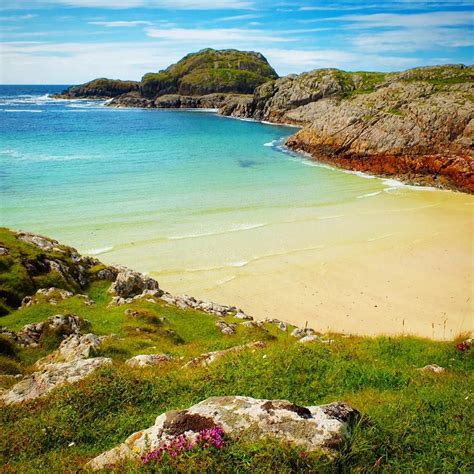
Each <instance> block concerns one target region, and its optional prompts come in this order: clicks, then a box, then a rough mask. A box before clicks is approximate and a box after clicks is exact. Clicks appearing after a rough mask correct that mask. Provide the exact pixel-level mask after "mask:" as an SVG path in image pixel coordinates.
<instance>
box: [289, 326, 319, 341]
mask: <svg viewBox="0 0 474 474" xmlns="http://www.w3.org/2000/svg"><path fill="white" fill-rule="evenodd" d="M314 334H315V332H314V329H311V328H295V329H293V331H292V332H291V335H292V336H293V337H297V338H298V339H301V338H302V337H305V336H314Z"/></svg>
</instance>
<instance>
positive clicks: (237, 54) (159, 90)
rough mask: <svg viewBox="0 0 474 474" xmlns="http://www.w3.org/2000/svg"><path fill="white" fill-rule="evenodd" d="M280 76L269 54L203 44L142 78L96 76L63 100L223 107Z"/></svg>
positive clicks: (66, 94)
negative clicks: (233, 98) (121, 78)
mask: <svg viewBox="0 0 474 474" xmlns="http://www.w3.org/2000/svg"><path fill="white" fill-rule="evenodd" d="M277 77H278V75H277V74H276V72H275V70H274V69H273V68H272V67H271V66H270V65H269V64H268V61H267V60H266V59H265V57H264V56H263V55H262V54H260V53H257V52H254V51H238V50H235V49H226V50H215V49H211V48H208V49H203V50H201V51H198V52H197V53H192V54H188V55H187V56H185V57H184V58H182V59H181V60H180V61H178V62H177V63H176V64H172V65H171V66H169V67H168V68H167V69H165V70H163V71H159V72H157V73H148V74H145V75H144V76H143V78H142V80H141V82H133V81H116V80H111V79H95V80H93V81H91V82H88V83H86V84H82V85H78V86H73V87H70V88H69V89H67V90H65V91H64V92H63V93H61V94H56V95H54V96H53V97H55V98H58V99H74V98H88V99H107V98H114V100H113V101H112V102H111V103H110V104H109V105H110V106H111V107H140V108H170V107H173V108H217V107H221V106H222V105H224V104H225V103H226V102H227V101H228V100H229V98H230V97H232V96H235V95H236V94H252V93H253V91H254V90H255V88H256V87H257V86H259V85H261V84H263V83H264V82H266V81H269V80H271V79H276V78H277Z"/></svg>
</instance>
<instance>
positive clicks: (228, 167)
mask: <svg viewBox="0 0 474 474" xmlns="http://www.w3.org/2000/svg"><path fill="white" fill-rule="evenodd" d="M62 88H63V87H61V86H54V87H53V86H31V87H28V86H21V87H16V86H1V88H0V121H1V136H0V138H1V147H0V165H1V174H0V184H1V198H2V199H1V202H2V204H1V225H3V226H8V227H12V228H15V229H25V230H31V231H35V232H39V233H43V234H46V235H50V236H54V237H55V238H57V239H60V240H62V241H64V242H66V243H68V244H70V245H73V246H75V247H77V248H78V249H79V250H80V251H83V252H87V253H90V254H97V255H103V256H104V258H105V259H107V258H108V259H109V260H120V250H121V249H122V250H123V249H128V250H127V254H126V258H125V260H126V262H124V263H127V264H133V262H134V256H133V252H134V250H133V249H134V248H135V249H137V250H136V254H137V259H138V254H140V258H142V260H143V258H144V257H143V252H144V251H147V252H149V253H150V255H149V257H150V258H152V259H153V264H151V263H149V261H148V263H147V264H143V265H142V264H140V263H139V264H138V266H141V267H144V269H146V270H147V271H156V272H167V271H173V269H180V268H189V267H195V266H196V265H197V266H200V265H201V266H202V265H203V264H204V261H202V262H200V261H198V260H199V258H198V257H199V255H204V256H205V258H207V260H206V261H208V260H209V258H208V256H209V254H211V255H212V254H215V255H216V261H215V262H211V263H212V264H213V265H218V264H219V262H221V263H225V262H227V263H229V262H240V261H243V260H245V259H246V258H247V257H249V256H251V257H255V252H254V251H253V250H252V249H251V248H250V247H251V244H249V245H247V246H246V247H244V248H241V247H240V248H239V249H238V250H236V249H233V248H225V247H224V248H221V249H215V252H214V249H213V248H212V246H213V245H215V244H214V243H211V242H210V241H207V242H206V239H204V237H206V236H214V235H224V234H227V233H242V234H243V233H245V232H246V231H250V230H252V229H257V228H260V227H268V226H272V225H277V224H279V223H282V222H291V221H298V220H300V219H306V218H307V217H308V213H309V214H310V215H313V216H315V215H321V216H323V217H324V215H329V216H330V215H331V206H333V205H337V204H341V203H344V202H351V201H354V200H356V199H357V198H360V197H361V196H366V195H367V194H369V195H370V194H371V193H377V192H379V191H381V190H383V189H384V188H385V187H386V186H385V185H384V184H383V182H382V181H381V180H378V179H363V178H361V177H359V176H356V175H351V174H347V173H342V172H340V171H335V170H331V169H328V168H324V167H319V166H311V165H313V163H311V162H308V161H307V160H305V159H304V158H302V157H298V156H295V155H293V154H290V153H287V152H285V151H284V149H283V148H282V146H281V144H282V141H283V140H284V138H285V137H288V136H289V135H290V134H292V133H294V132H295V129H294V128H290V127H282V126H273V125H267V124H260V123H255V122H250V121H239V120H233V119H229V118H225V117H220V116H218V115H216V114H215V113H211V112H205V111H172V110H139V109H130V110H129V109H110V108H107V107H105V106H104V103H102V102H94V101H78V100H76V101H66V100H64V101H55V100H52V99H51V98H49V97H48V95H47V94H48V93H50V92H55V91H57V90H61V89H62ZM308 165H310V166H308ZM192 239H195V240H194V242H193V243H192V250H193V252H187V253H186V252H184V251H183V249H182V248H180V246H179V245H178V241H180V240H186V241H187V245H188V247H189V243H190V242H189V241H190V240H191V241H192ZM275 240H276V241H278V235H275ZM223 245H227V244H223ZM147 246H148V247H147ZM281 247H282V248H285V242H281ZM114 252H115V253H114ZM188 254H189V255H188ZM191 254H193V256H191ZM217 255H219V256H218V257H217ZM124 257H125V254H124ZM101 258H102V257H101ZM202 260H204V257H203V258H202ZM120 263H121V262H120Z"/></svg>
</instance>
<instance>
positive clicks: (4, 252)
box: [0, 247, 10, 257]
mask: <svg viewBox="0 0 474 474" xmlns="http://www.w3.org/2000/svg"><path fill="white" fill-rule="evenodd" d="M9 253H10V252H9V251H8V249H7V248H5V247H0V257H4V256H5V255H8V254H9Z"/></svg>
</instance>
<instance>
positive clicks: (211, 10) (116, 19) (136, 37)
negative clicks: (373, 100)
mask: <svg viewBox="0 0 474 474" xmlns="http://www.w3.org/2000/svg"><path fill="white" fill-rule="evenodd" d="M473 5H474V0H467V1H465V0H424V1H423V0H420V1H417V0H397V1H395V0H384V1H379V2H373V1H371V0H340V1H332V0H293V1H289V0H288V1H278V0H3V1H2V3H1V6H0V35H1V37H0V41H1V49H0V54H1V58H0V59H1V63H0V82H1V83H4V84H5V83H10V84H76V83H80V82H85V81H87V80H90V79H93V78H95V77H99V76H100V77H110V78H121V79H139V78H140V77H141V76H142V75H143V74H144V73H145V72H149V71H157V70H159V69H163V68H165V67H166V66H168V65H169V64H170V63H173V62H176V61H177V60H179V59H180V58H181V57H182V56H184V55H185V54H187V53H189V52H192V51H197V50H199V49H202V48H206V47H213V48H218V49H221V48H237V49H244V50H256V51H260V52H262V53H263V54H264V55H265V56H266V57H267V59H268V60H269V61H270V63H271V64H272V65H273V66H274V68H275V69H276V70H277V72H278V73H279V74H280V75H285V74H289V73H293V72H294V73H298V72H302V71H307V70H311V69H315V68H320V67H338V68H341V69H346V70H380V71H393V70H400V69H406V68H408V67H413V66H418V65H427V64H439V63H448V62H450V63H453V62H455V63H461V62H462V63H465V64H472V63H473V62H474V61H473V58H474V54H473V45H474V31H473V25H474V12H473Z"/></svg>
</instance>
